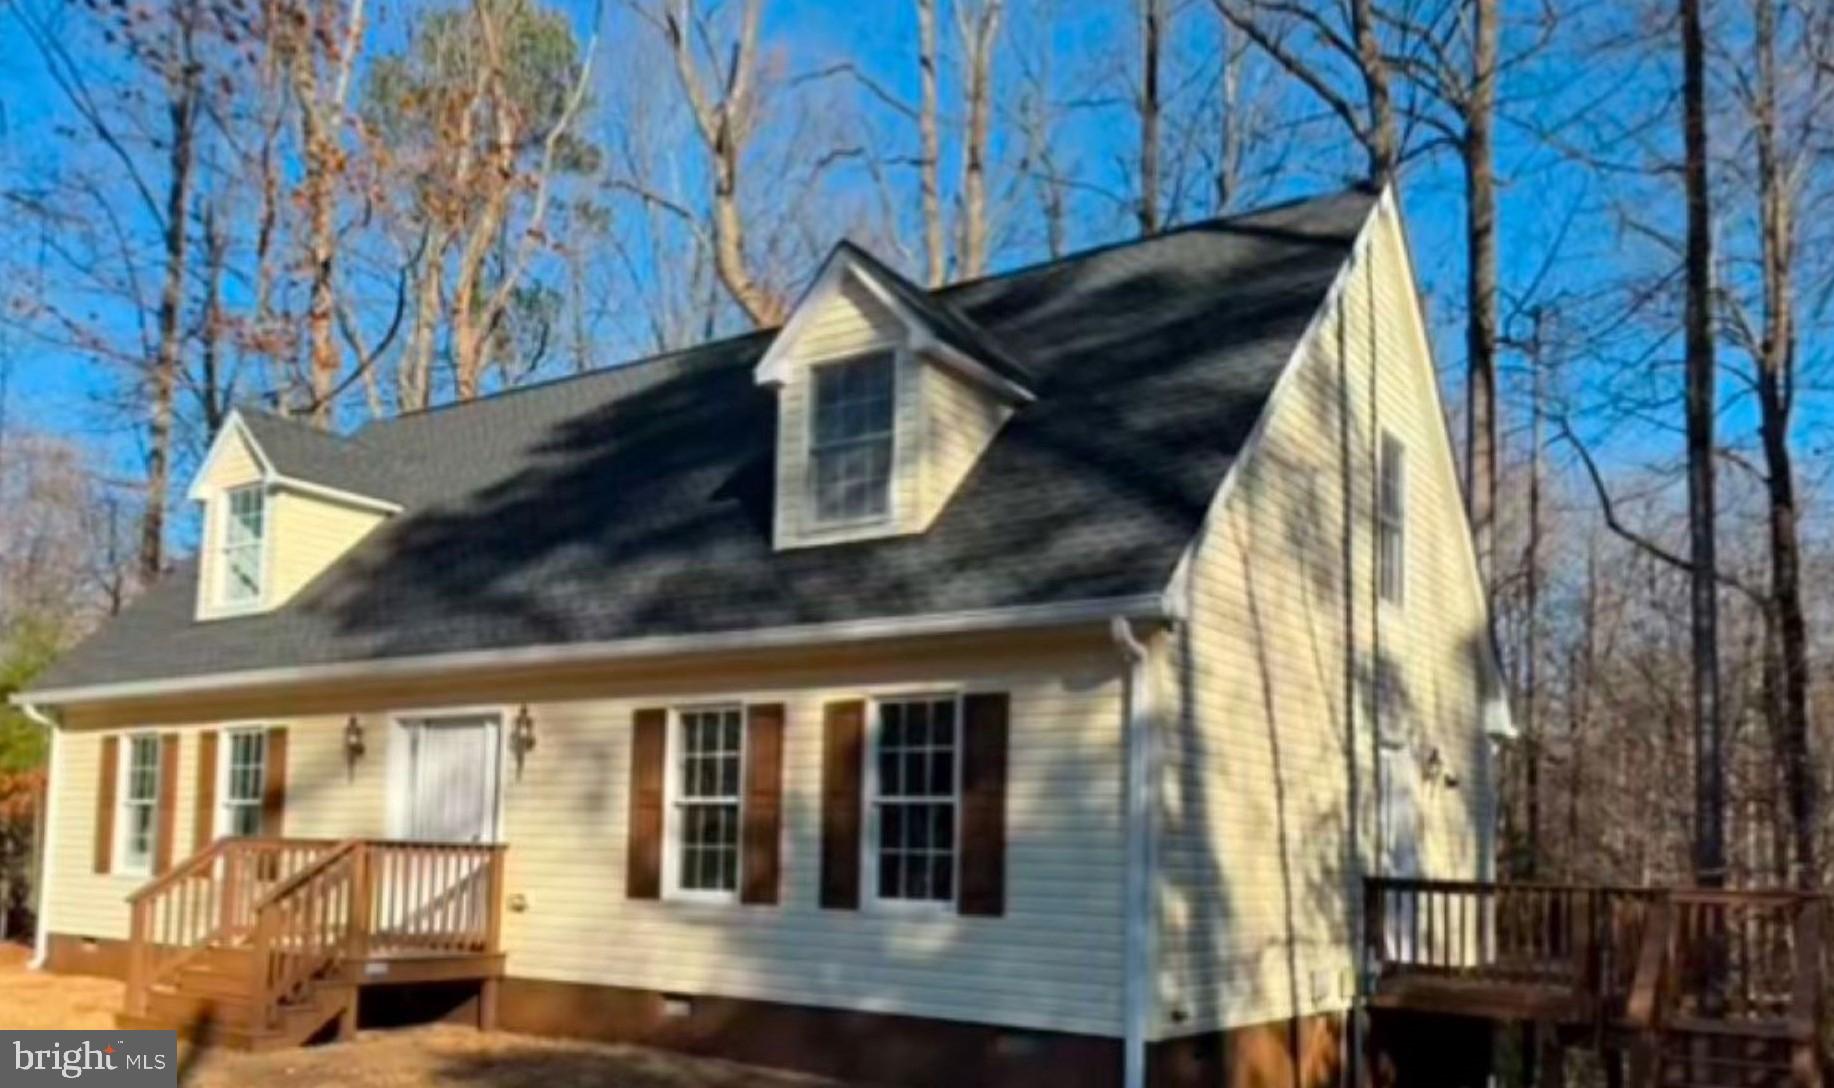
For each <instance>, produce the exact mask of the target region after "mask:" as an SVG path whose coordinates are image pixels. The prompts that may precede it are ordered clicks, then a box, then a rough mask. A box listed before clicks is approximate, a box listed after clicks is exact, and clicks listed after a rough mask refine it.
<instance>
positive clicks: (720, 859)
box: [673, 706, 745, 899]
mask: <svg viewBox="0 0 1834 1088" xmlns="http://www.w3.org/2000/svg"><path fill="white" fill-rule="evenodd" d="M744 735H745V727H744V712H743V711H742V710H741V709H740V708H739V707H736V706H728V707H709V708H703V709H696V710H684V711H682V712H681V713H680V714H678V715H677V716H676V726H675V758H674V761H673V762H674V765H675V791H674V792H675V812H674V824H675V866H674V890H675V891H676V892H677V893H685V894H686V895H688V896H693V897H700V898H710V899H728V898H731V897H732V896H733V895H734V894H735V893H736V892H737V890H738V887H739V806H740V804H741V801H740V796H739V789H740V786H739V783H740V782H741V781H742V779H741V777H740V772H741V770H742V764H743V762H744V758H745V755H744V742H743V740H744Z"/></svg>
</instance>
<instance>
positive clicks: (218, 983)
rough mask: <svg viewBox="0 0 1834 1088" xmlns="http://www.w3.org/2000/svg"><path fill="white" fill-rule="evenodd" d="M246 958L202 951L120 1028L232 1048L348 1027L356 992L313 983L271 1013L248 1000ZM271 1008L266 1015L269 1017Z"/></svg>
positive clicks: (230, 951) (244, 952) (339, 984)
mask: <svg viewBox="0 0 1834 1088" xmlns="http://www.w3.org/2000/svg"><path fill="white" fill-rule="evenodd" d="M253 956H254V954H253V952H252V951H251V950H249V949H247V948H210V949H205V950H202V951H200V952H199V954H198V955H197V957H196V958H195V959H194V960H193V961H192V962H190V963H187V964H185V965H184V966H182V967H180V968H179V969H178V970H177V971H176V972H175V973H174V974H173V976H172V978H171V979H170V980H169V981H165V982H161V983H159V984H157V985H155V986H153V987H152V988H151V989H149V990H148V992H147V1000H146V1011H145V1012H144V1013H139V1014H135V1013H121V1014H120V1015H118V1016H117V1017H116V1018H115V1022H116V1024H117V1025H119V1026H120V1027H123V1028H160V1029H166V1030H172V1031H176V1032H178V1034H179V1036H180V1037H181V1038H184V1039H187V1040H189V1041H191V1042H195V1043H204V1044H209V1045H213V1046H223V1047H228V1048H230V1049H233V1050H274V1049H278V1048H282V1047H289V1046H298V1045H300V1044H302V1043H304V1042H306V1041H307V1040H309V1039H311V1038H313V1037H314V1036H317V1035H319V1034H321V1033H322V1032H324V1031H325V1029H326V1028H327V1027H328V1026H329V1025H331V1024H332V1023H333V1022H334V1021H335V1022H337V1024H338V1033H339V1034H340V1035H342V1034H344V1033H345V1032H347V1031H348V1030H349V1029H350V1028H352V1027H354V1026H355V1012H356V994H357V991H356V987H355V986H354V985H352V984H350V983H349V982H346V981H345V980H343V979H342V978H337V977H331V978H324V979H315V980H313V981H312V982H311V984H310V985H309V986H308V987H307V988H306V990H305V993H304V995H303V996H302V997H300V998H299V999H298V1000H295V1001H290V1002H285V1003H282V1004H281V1005H279V1006H278V1007H277V1008H271V1007H270V1006H269V1005H267V1004H266V1003H264V1002H262V1001H260V1000H259V999H258V998H257V997H256V996H255V995H253V994H251V992H250V990H251V986H252V982H251V972H252V970H253V968H254V961H253ZM270 1010H271V1011H270Z"/></svg>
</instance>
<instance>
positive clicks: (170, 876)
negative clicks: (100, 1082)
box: [117, 839, 503, 1050]
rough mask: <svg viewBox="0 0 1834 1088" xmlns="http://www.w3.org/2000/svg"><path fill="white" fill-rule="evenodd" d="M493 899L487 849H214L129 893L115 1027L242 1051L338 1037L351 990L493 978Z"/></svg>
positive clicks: (492, 853)
mask: <svg viewBox="0 0 1834 1088" xmlns="http://www.w3.org/2000/svg"><path fill="white" fill-rule="evenodd" d="M502 899H503V848H502V847H501V846H496V845H488V844H463V843H403V842H390V841H376V840H348V841H344V842H332V841H329V840H314V839H224V840H221V841H219V842H216V843H214V844H212V845H210V846H209V847H206V848H205V849H203V850H201V851H199V852H198V853H197V854H195V855H193V856H192V857H190V858H187V859H186V860H185V861H184V862H182V863H180V864H179V865H178V866H176V867H174V868H173V869H171V870H170V871H168V872H166V873H164V874H162V875H160V876H158V877H156V878H154V879H153V880H152V881H150V882H148V883H147V885H146V886H145V887H143V888H141V889H139V890H138V891H136V892H135V893H134V894H133V895H132V896H130V897H129V899H128V902H129V905H130V907H131V908H132V932H131V933H130V936H129V939H128V970H127V1005H126V1008H125V1010H124V1011H123V1012H122V1013H121V1014H120V1015H119V1016H118V1017H117V1022H118V1023H119V1024H120V1026H122V1027H132V1028H162V1029H169V1030H175V1031H177V1032H178V1033H179V1034H180V1035H181V1036H184V1037H185V1038H188V1039H191V1040H193V1041H196V1042H207V1043H212V1044H215V1045H220V1046H228V1047H233V1048H238V1049H245V1050H266V1049H273V1048H277V1047H288V1046H297V1045H299V1044H300V1043H303V1042H306V1041H308V1040H311V1039H313V1038H316V1037H319V1036H321V1035H325V1034H328V1033H329V1031H331V1030H335V1032H336V1034H338V1035H339V1036H343V1035H347V1034H348V1033H349V1032H350V1031H351V1030H353V1029H354V1028H355V1026H356V1008H357V990H358V986H359V984H361V983H364V982H371V981H376V980H378V979H381V980H384V981H401V980H402V978H403V976H408V977H410V978H421V979H424V980H436V981H437V980H450V979H454V978H478V979H480V980H483V979H489V978H494V977H496V976H497V975H500V974H501V971H502V956H501V954H500V953H499V951H498V938H499V932H500V927H501V925H502V915H501V910H500V904H501V902H502ZM410 965H411V969H409V968H410ZM378 966H381V967H383V968H384V970H382V971H381V972H379V973H378V972H377V971H375V968H376V967H378ZM397 968H399V969H400V970H397ZM491 992H494V991H491ZM481 1007H482V1008H488V1007H489V1002H488V1001H485V1002H482V1003H481Z"/></svg>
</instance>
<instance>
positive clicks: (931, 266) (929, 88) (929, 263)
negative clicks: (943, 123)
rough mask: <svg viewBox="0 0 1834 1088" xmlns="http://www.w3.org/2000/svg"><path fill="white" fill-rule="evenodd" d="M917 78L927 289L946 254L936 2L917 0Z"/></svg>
mask: <svg viewBox="0 0 1834 1088" xmlns="http://www.w3.org/2000/svg"><path fill="white" fill-rule="evenodd" d="M917 75H918V80H919V83H920V84H921V86H922V104H921V106H920V108H919V112H918V117H917V132H918V138H919V140H920V142H921V144H922V151H921V152H920V154H921V156H922V159H923V161H922V163H921V164H920V170H919V174H918V178H919V185H920V186H921V188H922V190H923V193H922V196H923V254H924V262H925V280H926V282H927V283H928V284H929V285H930V286H931V287H940V286H942V282H943V278H944V275H945V274H946V273H945V270H946V266H947V262H948V254H947V253H945V252H944V247H943V224H942V183H941V173H942V137H941V136H940V134H939V133H938V130H937V129H938V124H939V122H938V120H937V105H936V0H917Z"/></svg>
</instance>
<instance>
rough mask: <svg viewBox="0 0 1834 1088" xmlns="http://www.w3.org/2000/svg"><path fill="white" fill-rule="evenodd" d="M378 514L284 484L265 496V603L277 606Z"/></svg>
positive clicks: (362, 532) (333, 559) (365, 532)
mask: <svg viewBox="0 0 1834 1088" xmlns="http://www.w3.org/2000/svg"><path fill="white" fill-rule="evenodd" d="M382 521H383V515H382V514H379V513H377V512H375V511H373V510H360V509H357V508H356V507H353V506H347V505H345V504H343V503H338V502H332V501H330V500H327V499H319V498H313V497H310V496H307V495H300V494H297V493H295V492H292V491H287V490H285V489H279V490H276V491H274V492H272V493H271V494H270V496H269V499H268V523H269V528H268V534H269V536H268V548H269V551H270V553H271V558H270V559H269V561H268V578H269V579H270V584H269V586H268V596H267V605H268V607H269V608H278V607H280V606H281V605H283V604H285V603H286V602H287V601H289V600H291V599H292V597H293V595H294V594H295V593H298V592H299V591H300V590H301V589H303V588H305V586H306V583H308V582H310V581H311V580H312V579H314V578H316V577H318V576H319V575H320V574H321V573H323V572H324V571H325V569H326V568H328V567H330V566H331V564H333V563H335V562H337V560H338V559H339V558H340V557H342V556H343V554H344V553H345V552H347V551H349V550H350V549H351V548H352V547H353V546H355V545H356V543H357V542H358V541H359V540H362V539H363V537H364V536H366V535H368V533H369V531H370V530H371V529H374V528H375V527H376V526H377V525H380V524H381V523H382Z"/></svg>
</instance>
